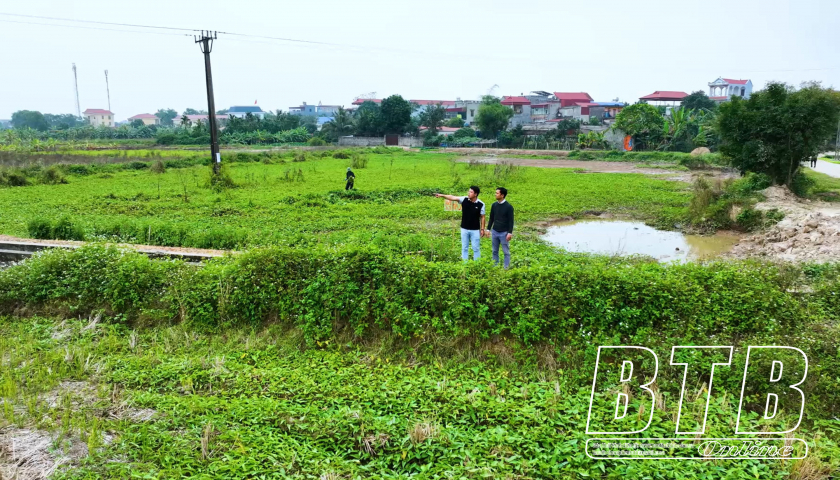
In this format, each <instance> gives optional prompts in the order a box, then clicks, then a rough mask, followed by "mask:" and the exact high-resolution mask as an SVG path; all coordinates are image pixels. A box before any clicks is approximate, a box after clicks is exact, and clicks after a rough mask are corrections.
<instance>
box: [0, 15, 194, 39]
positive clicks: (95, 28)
mask: <svg viewBox="0 0 840 480" xmlns="http://www.w3.org/2000/svg"><path fill="white" fill-rule="evenodd" d="M0 22H3V23H19V24H23V25H43V26H46V27H65V28H81V29H84V30H101V31H106V32H123V33H144V34H147V35H172V36H176V37H190V36H192V35H190V34H189V33H167V32H144V31H142V30H125V29H118V28H102V27H85V26H83V25H61V24H58V23H38V22H22V21H19V20H2V19H0Z"/></svg>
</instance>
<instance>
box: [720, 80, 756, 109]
mask: <svg viewBox="0 0 840 480" xmlns="http://www.w3.org/2000/svg"><path fill="white" fill-rule="evenodd" d="M752 88H753V84H752V80H735V79H732V78H723V77H718V79H717V80H715V81H713V82H709V98H711V99H712V100H714V101H716V102H718V103H719V102H725V101H727V100H729V99H730V98H732V97H741V98H743V99H747V98H750V95H751V94H752Z"/></svg>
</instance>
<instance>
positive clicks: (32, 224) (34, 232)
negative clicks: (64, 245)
mask: <svg viewBox="0 0 840 480" xmlns="http://www.w3.org/2000/svg"><path fill="white" fill-rule="evenodd" d="M26 231H27V232H28V233H29V237H30V238H37V239H41V240H52V225H51V224H50V221H49V220H47V219H46V218H33V219H32V220H30V221H29V222H28V223H27V224H26Z"/></svg>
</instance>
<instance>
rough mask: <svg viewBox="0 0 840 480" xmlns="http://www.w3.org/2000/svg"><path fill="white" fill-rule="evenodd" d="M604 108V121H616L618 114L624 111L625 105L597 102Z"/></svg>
mask: <svg viewBox="0 0 840 480" xmlns="http://www.w3.org/2000/svg"><path fill="white" fill-rule="evenodd" d="M595 103H597V104H598V105H600V106H602V107H604V119H606V120H609V119H614V118H615V117H616V115H618V112H620V111H621V110H622V109H624V104H623V103H621V102H595Z"/></svg>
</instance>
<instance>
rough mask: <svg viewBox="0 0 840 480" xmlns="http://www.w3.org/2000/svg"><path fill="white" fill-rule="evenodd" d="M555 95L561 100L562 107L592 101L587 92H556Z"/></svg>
mask: <svg viewBox="0 0 840 480" xmlns="http://www.w3.org/2000/svg"><path fill="white" fill-rule="evenodd" d="M554 96H555V97H556V98H557V100H559V101H560V106H561V107H571V106H572V105H576V104H578V103H588V102H592V101H593V99H592V97H590V96H589V94H588V93H586V92H554Z"/></svg>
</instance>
